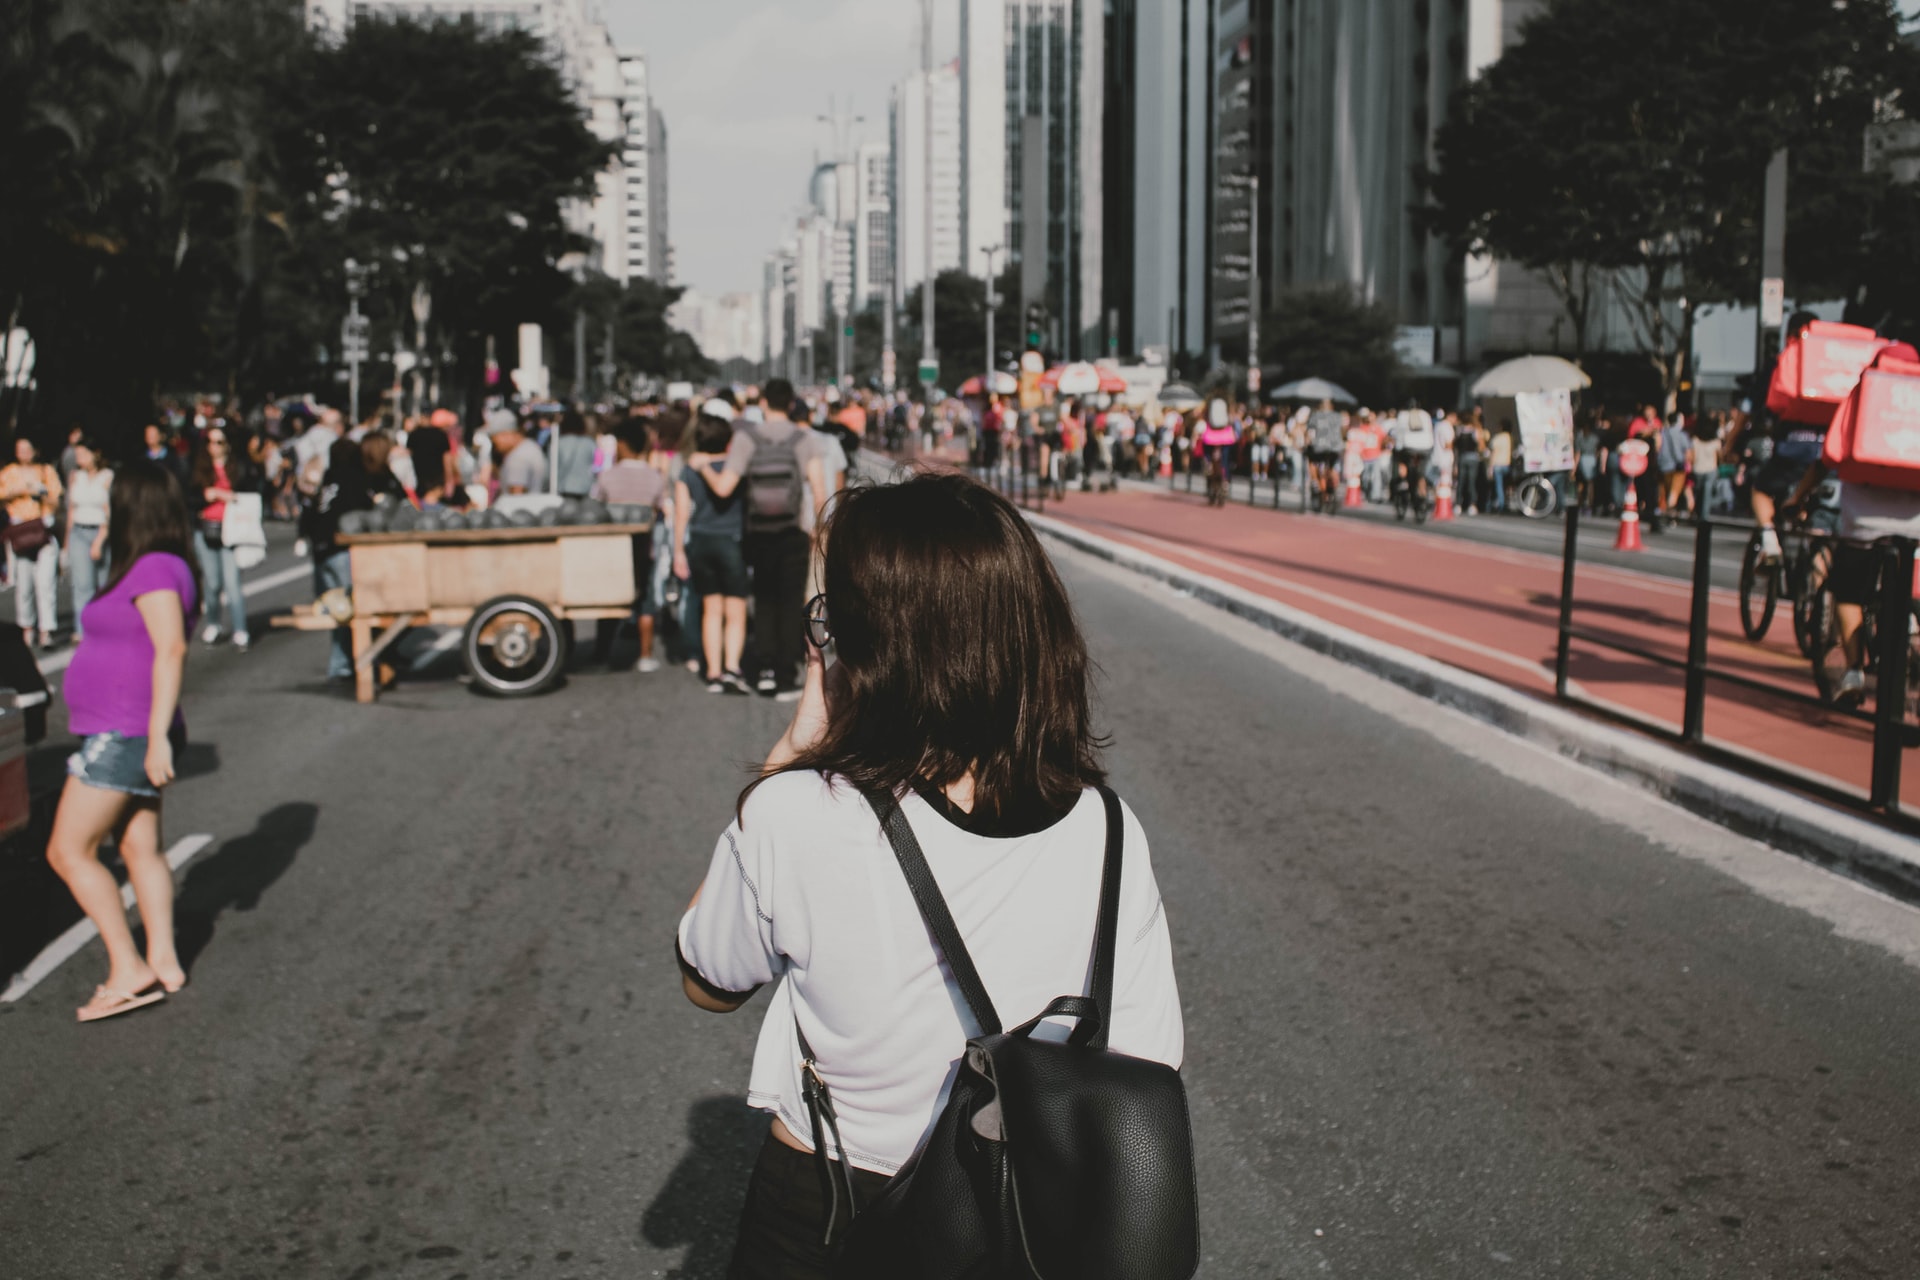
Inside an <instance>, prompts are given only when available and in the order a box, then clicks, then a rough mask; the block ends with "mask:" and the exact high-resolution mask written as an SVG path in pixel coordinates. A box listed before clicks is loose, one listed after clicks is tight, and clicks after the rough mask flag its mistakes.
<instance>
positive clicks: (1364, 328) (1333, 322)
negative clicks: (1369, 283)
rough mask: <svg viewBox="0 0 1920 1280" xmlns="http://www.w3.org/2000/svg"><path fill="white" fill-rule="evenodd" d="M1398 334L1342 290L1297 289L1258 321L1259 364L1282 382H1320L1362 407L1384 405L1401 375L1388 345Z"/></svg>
mask: <svg viewBox="0 0 1920 1280" xmlns="http://www.w3.org/2000/svg"><path fill="white" fill-rule="evenodd" d="M1398 332H1399V330H1398V326H1397V323H1396V322H1395V320H1394V316H1393V313H1392V312H1391V311H1389V310H1387V308H1386V307H1385V306H1384V305H1383V304H1381V303H1378V302H1366V301H1363V300H1362V299H1361V298H1359V297H1358V296H1357V295H1356V294H1355V293H1354V292H1353V290H1352V289H1349V288H1348V287H1346V286H1345V285H1330V286H1325V287H1319V288H1311V289H1300V290H1296V291H1294V292H1291V293H1288V294H1286V295H1285V296H1283V297H1282V298H1281V299H1280V300H1279V303H1278V305H1277V306H1276V307H1275V308H1274V310H1273V311H1271V312H1269V313H1267V315H1266V316H1265V317H1264V318H1263V319H1262V320H1261V322H1260V355H1261V363H1262V364H1264V365H1265V366H1266V367H1267V368H1268V369H1270V370H1272V369H1277V370H1278V374H1277V376H1278V378H1279V379H1280V380H1281V381H1283V382H1293V381H1296V380H1298V379H1301V378H1325V379H1327V380H1328V381H1329V382H1337V383H1339V384H1340V385H1341V386H1343V387H1345V388H1346V389H1347V390H1349V391H1351V392H1353V394H1354V395H1356V396H1358V397H1360V400H1361V401H1362V402H1363V403H1365V404H1371V405H1385V404H1390V403H1392V402H1393V400H1394V399H1395V398H1396V397H1397V395H1398V393H1399V389H1400V380H1401V376H1402V373H1403V370H1402V369H1401V366H1400V357H1399V355H1398V354H1397V353H1396V352H1395V350H1394V345H1393V344H1394V338H1395V337H1396V335H1397V334H1398Z"/></svg>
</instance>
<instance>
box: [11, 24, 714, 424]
mask: <svg viewBox="0 0 1920 1280" xmlns="http://www.w3.org/2000/svg"><path fill="white" fill-rule="evenodd" d="M609 155H610V152H609V148H608V147H607V146H606V145H605V144H603V143H601V142H600V141H599V140H598V139H597V138H596V137H595V136H594V134H593V133H592V131H591V130H590V129H589V128H588V127H587V124H586V121H585V118H584V116H583V113H582V110H581V107H580V106H579V104H578V103H577V102H576V101H575V100H574V99H573V96H572V94H571V92H570V91H569V90H568V88H567V86H566V85H565V84H564V83H563V82H562V80H561V77H560V75H559V73H558V71H557V70H556V69H555V65H554V63H553V62H552V60H551V59H550V57H549V55H548V53H547V51H546V50H545V49H543V48H542V47H541V45H540V44H539V42H538V41H537V40H536V39H535V38H534V37H532V36H531V35H528V34H525V33H521V32H518V31H511V30H507V31H491V30H485V29H482V28H480V27H478V26H476V25H474V24H472V23H470V22H466V23H461V22H415V21H407V20H394V21H389V20H361V21H357V22H355V23H354V24H353V25H352V26H351V27H350V28H349V29H348V30H347V32H346V33H345V34H344V36H343V38H341V39H339V40H338V41H329V40H326V39H323V38H321V37H319V36H317V35H316V34H315V33H313V32H312V31H310V30H309V29H308V28H307V26H306V23H305V18H304V6H303V5H302V4H301V3H299V0H165V2H161V0H9V3H6V4H0V172H4V173H5V174H6V178H5V180H4V181H0V323H4V322H5V321H6V320H7V319H8V318H10V317H11V318H14V319H15V320H16V321H17V323H19V324H21V325H23V326H24V327H26V328H27V329H29V330H30V331H31V332H32V334H33V336H34V340H35V345H36V349H37V355H38V367H37V371H36V372H37V376H38V379H39V382H40V388H39V392H38V394H37V396H36V398H35V402H34V414H35V416H36V417H37V418H38V419H39V421H40V422H41V423H42V424H53V423H59V424H64V423H65V422H67V421H70V420H81V421H85V422H87V423H89V425H91V426H92V427H93V428H94V429H95V430H96V431H98V432H100V433H102V434H105V435H107V436H108V437H109V438H110V439H113V440H116V441H122V442H124V441H127V440H130V439H131V438H132V436H133V435H134V434H136V433H137V430H138V426H139V423H140V422H141V421H142V420H143V418H144V416H145V415H146V414H148V413H149V412H150V411H151V408H152V404H153V401H154V398H155V396H156V395H157V394H158V393H159V392H161V391H163V390H220V391H228V392H232V393H235V394H238V395H240V396H241V397H243V398H248V399H251V398H256V397H258V396H260V395H262V394H264V393H265V392H267V391H269V390H279V391H296V390H321V391H323V392H324V391H325V390H326V388H327V385H328V383H329V382H330V381H331V377H332V375H333V374H334V372H335V370H336V367H337V366H336V365H334V364H331V363H328V362H327V361H324V360H323V359H322V353H324V352H331V354H332V356H333V357H335V358H336V359H337V356H338V352H337V350H336V348H337V345H338V344H337V334H338V332H339V325H340V320H341V316H342V314H343V313H344V311H345V309H346V301H347V299H346V280H345V273H344V263H345V261H346V260H347V259H349V258H352V259H356V260H357V261H358V262H359V263H361V264H363V265H364V266H365V267H366V268H367V269H368V277H367V278H368V285H369V292H368V296H367V298H366V300H365V302H364V304H363V307H364V310H365V312H366V313H367V314H368V315H369V317H370V318H371V320H372V322H373V337H374V343H373V345H374V351H375V358H376V360H378V359H380V358H381V356H382V354H383V353H385V352H391V351H394V350H397V349H400V348H402V347H407V348H410V347H412V346H413V345H414V344H415V340H416V338H417V336H418V335H417V334H416V326H415V320H414V317H413V315H412V311H411V302H412V299H413V297H414V295H415V290H416V288H417V287H422V286H424V290H425V291H426V293H427V294H428V295H429V296H430V298H431V304H432V305H431V312H432V314H431V318H430V322H429V326H428V334H427V346H426V348H425V353H426V354H427V356H428V357H429V358H430V359H433V360H439V361H443V362H444V361H445V360H447V359H449V358H450V359H451V361H452V364H453V366H454V368H455V373H456V375H457V377H458V378H459V379H460V380H461V381H463V382H464V383H465V384H466V385H467V387H468V388H469V397H468V398H469V400H470V401H472V402H477V400H478V396H479V386H478V382H479V379H480V377H481V375H482V371H483V369H484V360H485V353H486V344H487V340H488V339H489V338H493V339H494V340H495V345H496V350H499V351H502V352H504V351H510V350H511V349H512V341H513V330H514V327H515V326H516V325H518V324H519V323H522V322H526V321H536V322H539V323H542V324H545V325H547V326H549V327H550V328H553V329H556V330H559V331H561V332H563V333H570V331H571V314H570V309H569V306H568V303H569V299H570V298H571V297H572V296H573V295H574V293H575V292H576V290H577V289H578V288H579V287H580V285H579V282H580V279H581V278H582V277H583V276H591V272H588V271H585V270H584V259H583V257H582V250H584V249H585V248H586V247H587V246H586V245H585V244H584V243H583V242H582V241H580V240H579V239H578V238H577V237H575V236H574V235H573V234H572V233H571V232H570V231H569V230H568V225H567V219H566V210H567V208H568V204H569V202H570V201H574V200H578V199H582V198H585V197H590V196H591V195H592V193H593V189H594V182H595V178H596V175H598V174H599V173H600V172H601V171H602V170H603V168H604V166H605V165H606V163H607V162H608V159H609ZM653 288H655V289H657V286H655V287H653ZM671 301H672V299H671V298H666V299H664V300H663V299H662V298H661V297H659V296H656V295H655V294H650V293H647V292H645V291H640V292H638V293H636V294H635V296H634V297H633V298H632V299H625V298H622V299H619V300H618V301H617V304H614V303H610V304H609V308H610V313H611V312H617V313H618V315H619V316H620V317H622V318H624V319H625V320H629V321H631V322H632V323H633V324H634V325H635V326H636V329H637V332H636V334H635V335H634V336H633V337H632V339H631V340H626V339H623V340H622V344H621V345H622V351H623V352H625V353H628V358H630V359H631V361H632V367H634V368H637V369H646V370H647V371H652V368H651V366H653V365H659V366H660V367H661V368H662V369H666V368H669V367H672V368H694V367H698V362H699V356H698V352H697V350H691V343H690V341H689V340H687V339H686V338H685V335H677V336H675V335H674V334H673V333H672V331H671V329H670V327H664V323H665V322H664V319H663V317H664V312H665V307H666V306H667V305H670V303H671ZM676 362H677V363H676ZM378 376H379V373H378V371H374V370H370V371H369V377H370V380H377V378H378ZM453 385H454V384H453V383H452V381H451V380H448V379H443V380H442V387H443V391H448V392H451V391H452V389H453ZM0 425H3V424H0Z"/></svg>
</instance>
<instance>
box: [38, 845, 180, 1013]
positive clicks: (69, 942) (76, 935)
mask: <svg viewBox="0 0 1920 1280" xmlns="http://www.w3.org/2000/svg"><path fill="white" fill-rule="evenodd" d="M212 843H213V837H212V836H209V835H194V836H184V837H182V838H181V839H179V840H176V841H175V842H174V844H173V847H172V848H170V849H168V850H167V865H168V866H169V867H171V868H172V869H173V870H175V871H178V870H179V869H180V868H181V866H182V865H184V864H185V863H186V861H187V860H188V859H189V858H191V857H193V856H194V855H195V854H196V853H199V852H200V851H201V850H202V849H204V848H206V847H207V846H208V845H210V844H212ZM120 902H121V904H122V905H123V906H124V907H127V908H131V907H132V906H133V886H132V885H130V884H127V885H121V886H120ZM99 936H100V931H99V930H98V929H96V928H94V927H93V921H91V920H82V921H81V922H80V923H79V924H76V925H74V926H73V928H71V929H69V930H67V931H66V932H65V933H63V934H61V935H60V936H59V937H57V938H55V939H54V940H53V941H52V942H50V943H48V944H47V945H46V947H45V948H44V949H43V950H42V951H41V952H40V954H39V955H37V956H35V957H34V958H33V962H32V963H31V964H29V965H28V966H27V967H26V968H24V969H22V970H21V971H20V973H19V976H17V977H15V978H14V980H13V981H12V982H11V983H9V984H8V985H7V989H6V990H5V991H4V992H0V1004H12V1003H13V1002H14V1001H16V1000H18V999H19V998H20V997H21V996H24V995H26V994H27V992H29V991H31V990H33V989H34V988H35V987H37V986H39V985H40V983H41V982H42V981H43V980H44V979H45V978H46V977H47V976H48V975H49V974H51V973H52V972H53V971H54V970H55V969H58V968H59V967H60V966H61V965H63V964H65V963H66V962H67V961H68V960H71V959H72V958H73V955H74V953H75V952H77V951H79V950H80V948H82V947H84V946H86V945H87V944H88V943H89V942H92V941H93V940H94V939H95V938H97V937H99Z"/></svg>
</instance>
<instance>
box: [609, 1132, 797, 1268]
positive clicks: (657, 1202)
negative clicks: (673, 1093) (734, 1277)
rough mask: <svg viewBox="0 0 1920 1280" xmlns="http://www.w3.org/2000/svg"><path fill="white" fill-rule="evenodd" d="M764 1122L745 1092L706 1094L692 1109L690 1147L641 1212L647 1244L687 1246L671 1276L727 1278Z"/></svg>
mask: <svg viewBox="0 0 1920 1280" xmlns="http://www.w3.org/2000/svg"><path fill="white" fill-rule="evenodd" d="M767 1123H768V1122H767V1116H766V1113H765V1112H763V1111H756V1110H754V1109H753V1108H751V1107H749V1106H748V1105H747V1104H746V1103H745V1102H744V1101H743V1100H742V1099H740V1098H702V1099H701V1100H700V1101H698V1102H696V1103H694V1104H693V1108H692V1110H690V1111H689V1112H688V1113H687V1138H688V1140H689V1143H690V1145H689V1146H688V1148H687V1153H686V1155H684V1156H682V1157H681V1158H680V1163H679V1164H677V1165H675V1166H674V1169H673V1172H672V1173H670V1174H668V1175H667V1181H666V1185H665V1186H663V1187H661V1188H660V1194H659V1195H657V1196H655V1197H654V1198H653V1203H652V1204H650V1205H648V1206H647V1212H646V1214H645V1216H643V1217H642V1218H641V1219H640V1234H641V1235H643V1236H645V1237H646V1240H647V1243H648V1244H651V1245H653V1246H655V1247H656V1248H661V1249H673V1248H677V1247H679V1246H682V1245H685V1246H686V1247H687V1252H686V1256H685V1257H684V1258H682V1259H681V1261H680V1265H679V1266H678V1267H676V1268H674V1269H673V1270H671V1271H668V1272H667V1273H666V1274H667V1277H668V1280H724V1278H725V1276H726V1274H727V1263H728V1262H729V1261H730V1260H731V1259H732V1257H733V1238H734V1234H735V1232H736V1231H737V1230H738V1228H739V1225H740V1206H741V1205H743V1204H745V1203H746V1198H747V1177H748V1175H749V1174H751V1173H752V1172H753V1162H754V1159H755V1157H757V1156H758V1155H759V1152H760V1144H761V1143H762V1142H764V1141H766V1137H767Z"/></svg>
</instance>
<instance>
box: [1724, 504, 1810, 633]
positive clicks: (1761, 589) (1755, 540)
mask: <svg viewBox="0 0 1920 1280" xmlns="http://www.w3.org/2000/svg"><path fill="white" fill-rule="evenodd" d="M1779 603H1780V584H1779V582H1778V580H1777V579H1776V577H1775V575H1774V572H1773V566H1772V565H1771V564H1767V563H1765V562H1763V561H1762V560H1761V558H1760V535H1759V534H1757V533H1756V534H1754V535H1753V537H1751V538H1749V539H1748V540H1747V550H1746V554H1745V555H1743V556H1741V557H1740V629H1741V630H1743V631H1745V632H1746V633H1747V639H1749V640H1764V639H1765V638H1766V635H1767V628H1768V627H1771V626H1772V625H1773V611H1774V608H1775V607H1776V606H1777V605H1778V604H1779ZM1809 656H1811V655H1809Z"/></svg>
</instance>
